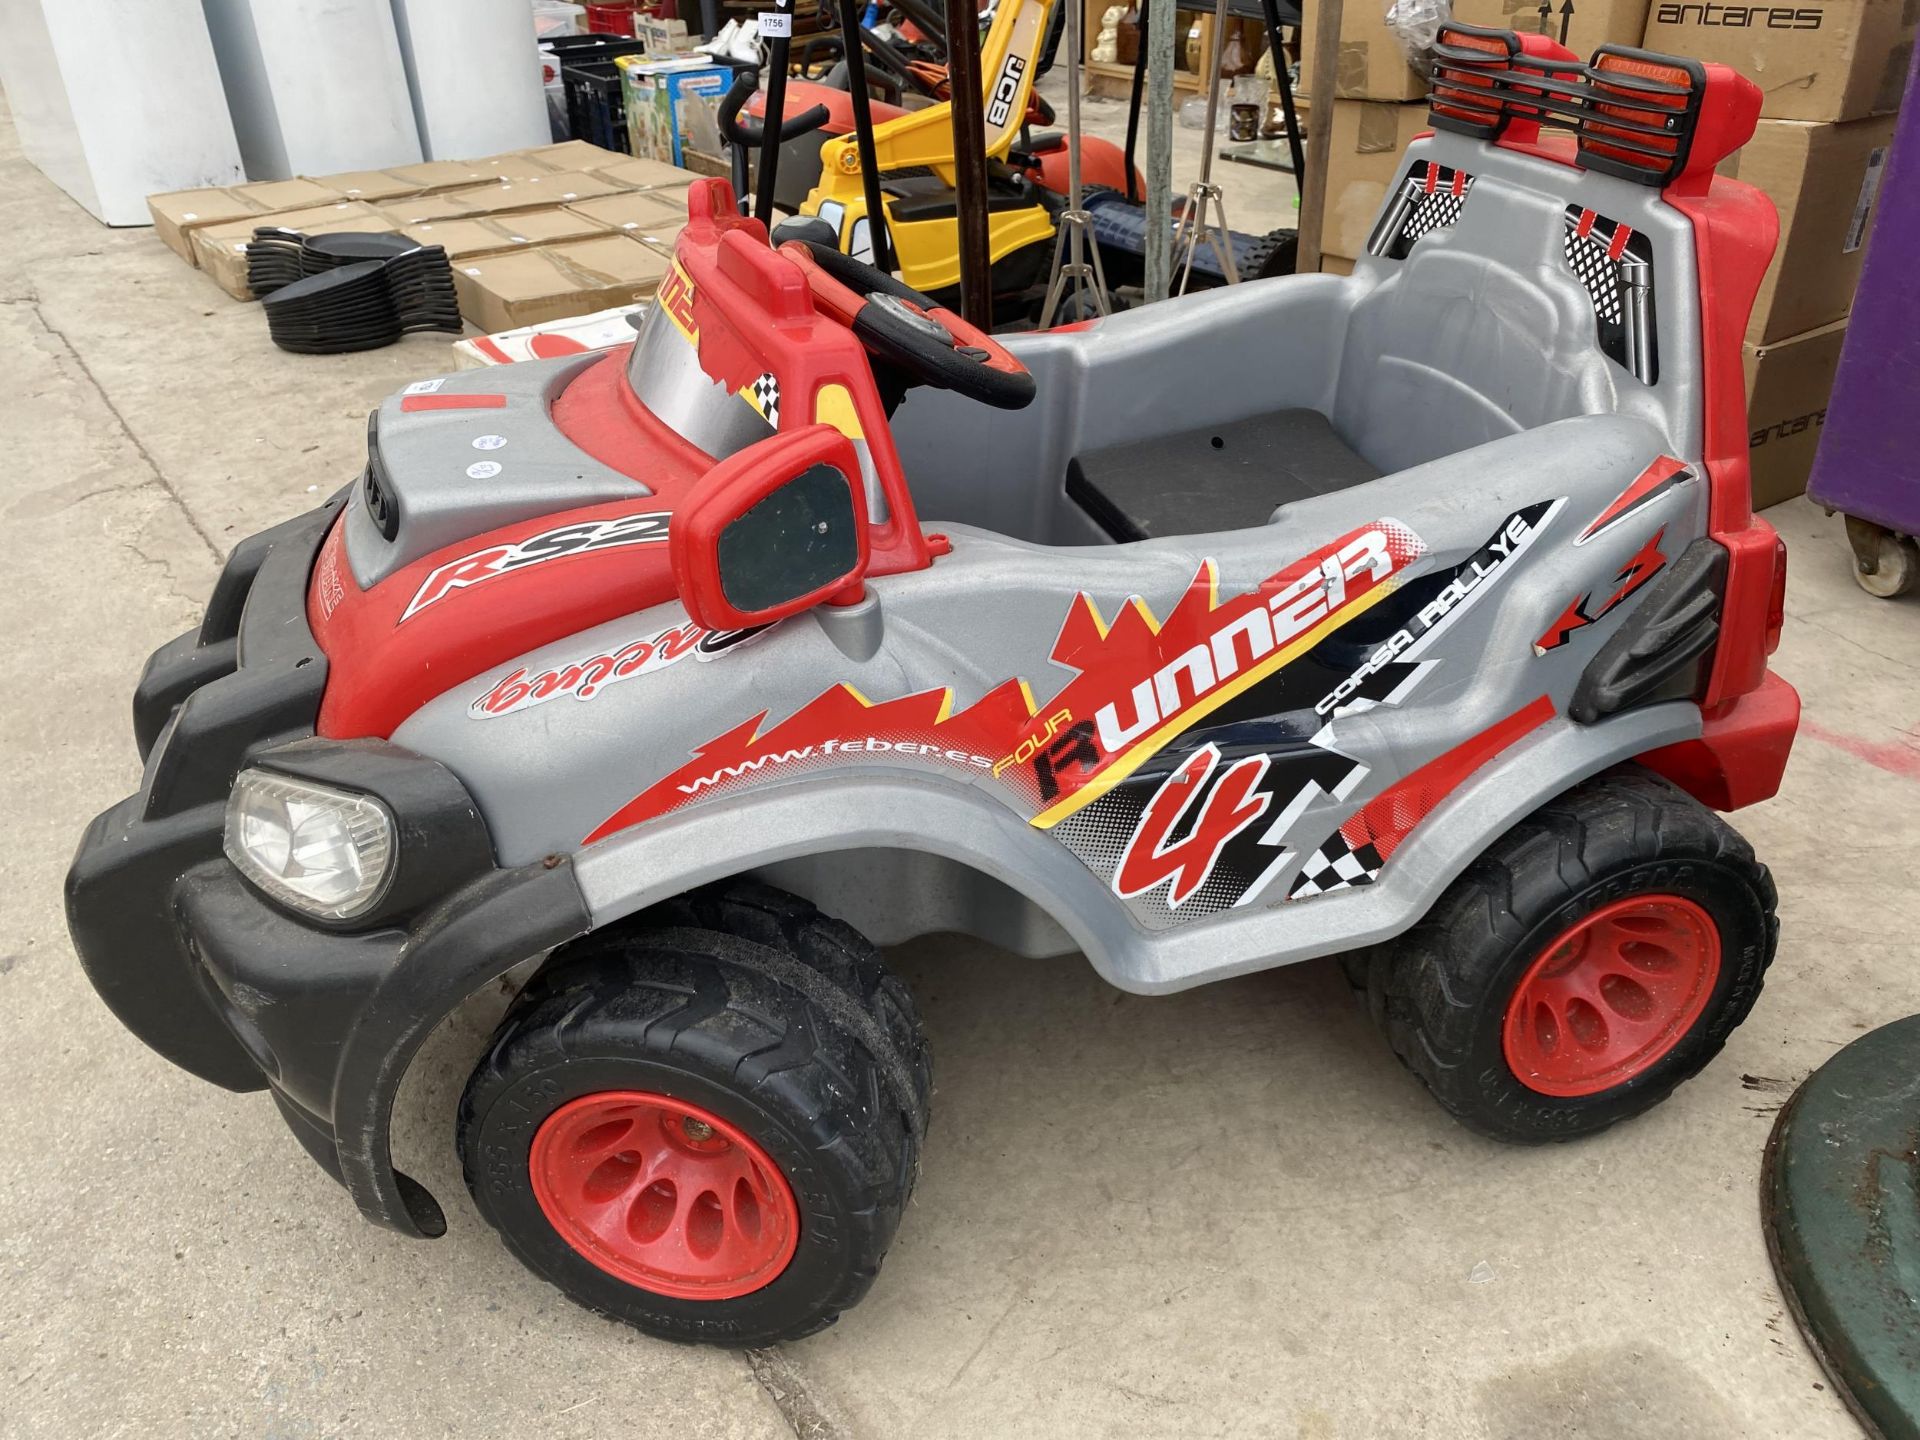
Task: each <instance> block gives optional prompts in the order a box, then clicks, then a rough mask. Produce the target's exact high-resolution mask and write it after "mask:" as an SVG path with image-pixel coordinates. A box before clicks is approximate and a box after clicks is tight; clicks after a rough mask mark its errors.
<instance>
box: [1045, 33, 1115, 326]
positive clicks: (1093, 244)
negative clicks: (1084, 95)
mask: <svg viewBox="0 0 1920 1440" xmlns="http://www.w3.org/2000/svg"><path fill="white" fill-rule="evenodd" d="M1062 3H1064V4H1065V5H1066V6H1067V33H1066V37H1065V38H1066V44H1067V208H1066V210H1065V211H1064V212H1062V214H1061V216H1060V224H1059V233H1058V236H1057V238H1056V239H1055V241H1054V246H1053V277H1052V279H1051V280H1049V281H1048V282H1047V298H1046V301H1045V303H1043V304H1042V305H1041V307H1040V328H1041V329H1042V330H1045V329H1047V328H1048V327H1049V326H1051V325H1052V324H1053V322H1054V318H1055V316H1056V315H1057V314H1058V311H1059V306H1060V302H1061V301H1063V300H1065V299H1066V298H1067V297H1068V296H1069V295H1071V296H1072V297H1073V308H1074V316H1073V318H1074V319H1075V320H1085V319H1088V318H1089V317H1088V315H1087V303H1086V297H1087V296H1088V295H1089V293H1091V296H1092V300H1093V313H1094V314H1095V315H1105V314H1106V313H1107V276H1106V272H1105V271H1104V270H1103V269H1102V268H1101V265H1100V244H1099V242H1098V241H1097V240H1096V239H1095V238H1094V237H1093V236H1091V235H1089V234H1088V233H1087V228H1088V225H1089V223H1090V217H1089V216H1088V214H1087V209H1086V200H1085V193H1084V191H1083V190H1082V188H1081V185H1080V25H1081V17H1082V13H1083V12H1082V11H1081V8H1080V3H1081V0H1062Z"/></svg>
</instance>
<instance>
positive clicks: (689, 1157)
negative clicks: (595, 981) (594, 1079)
mask: <svg viewBox="0 0 1920 1440" xmlns="http://www.w3.org/2000/svg"><path fill="white" fill-rule="evenodd" d="M528 1165H529V1167H530V1168H531V1171H532V1179H533V1193H534V1198H535V1199H537V1200H538V1201H539V1202H540V1208H541V1210H542V1211H544V1212H545V1214H546V1217H547V1221H548V1223H550V1224H551V1225H552V1226H553V1228H554V1229H555V1230H556V1231H558V1232H559V1234H560V1237H561V1238H562V1239H563V1240H565V1241H566V1242H567V1243H568V1244H569V1245H571V1246H572V1247H573V1248H574V1249H575V1250H578V1251H579V1252H580V1253H581V1254H582V1255H584V1256H586V1258H587V1259H589V1260H591V1261H592V1262H593V1263H594V1264H595V1265H598V1266H599V1267H600V1268H601V1269H602V1270H604V1271H606V1272H607V1273H608V1274H609V1275H612V1276H614V1277H615V1278H616V1279H620V1280H624V1281H626V1282H627V1283H628V1284H629V1285H637V1286H639V1287H640V1288H641V1289H643V1290H651V1291H653V1292H655V1293H656V1294H660V1295H670V1296H673V1297H674V1298H676V1299H680V1300H731V1299H733V1298H735V1297H736V1296H740V1295H746V1294H749V1293H751V1292H752V1291H755V1290H758V1289H759V1288H760V1287H761V1286H763V1285H766V1284H768V1283H769V1282H770V1281H772V1280H773V1279H774V1278H775V1277H776V1276H778V1275H779V1274H780V1272H781V1271H782V1270H784V1269H786V1268H787V1262H788V1261H790V1260H791V1259H792V1258H793V1251H794V1246H795V1245H796V1244H797V1243H798V1242H799V1239H800V1212H799V1208H798V1207H797V1206H796V1205H795V1204H794V1201H793V1191H792V1189H791V1188H789V1186H788V1185H787V1181H786V1177H785V1176H783V1175H782V1174H781V1173H780V1168H779V1167H778V1166H777V1165H775V1164H774V1163H773V1161H772V1160H771V1159H770V1158H769V1157H768V1155H767V1152H766V1151H764V1150H762V1149H761V1148H760V1147H759V1146H758V1145H756V1144H755V1143H754V1142H753V1141H752V1140H751V1139H749V1138H748V1137H747V1135H746V1134H745V1133H744V1132H743V1131H741V1130H740V1129H739V1128H738V1127H737V1126H735V1125H731V1124H729V1123H728V1122H727V1121H725V1120H722V1119H721V1118H720V1117H719V1116H718V1115H715V1114H713V1113H712V1112H711V1111H709V1110H703V1109H701V1108H700V1107H699V1106H698V1105H692V1104H689V1103H688V1102H687V1101H685V1100H675V1099H673V1098H671V1097H670V1096H666V1095H655V1094H651V1093H649V1092H647V1091H642V1090H607V1091H602V1092H600V1093H598V1094H594V1095H582V1096H581V1097H580V1098H579V1099H577V1100H571V1101H568V1102H567V1103H566V1104H565V1105H562V1106H561V1107H560V1108H559V1109H558V1110H556V1111H554V1112H553V1114H551V1115H549V1116H548V1117H547V1118H546V1120H545V1121H544V1122H543V1123H542V1124H541V1126H540V1129H539V1130H538V1131H537V1132H536V1133H535V1135H534V1137H533V1147H532V1150H531V1152H530V1153H529V1155H528Z"/></svg>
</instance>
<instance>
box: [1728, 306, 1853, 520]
mask: <svg viewBox="0 0 1920 1440" xmlns="http://www.w3.org/2000/svg"><path fill="white" fill-rule="evenodd" d="M1846 336H1847V322H1846V321H1844V320H1835V321H1834V322H1833V323H1832V324H1830V325H1822V326H1820V327H1819V328H1818V329H1815V330H1809V331H1807V332H1806V333H1805V334H1803V335H1792V336H1789V337H1788V338H1787V339H1785V340H1780V341H1776V342H1775V343H1773V344H1771V345H1747V346H1744V347H1742V350H1741V357H1742V359H1743V360H1744V361H1745V364H1746V371H1747V429H1748V431H1749V434H1748V439H1747V447H1748V448H1747V458H1748V463H1749V465H1750V466H1751V468H1752V472H1753V507H1754V509H1756V510H1761V509H1765V508H1766V507H1767V506H1769V505H1777V504H1779V503H1780V502H1781V501H1782V500H1790V499H1792V498H1793V497H1794V496H1795V495H1799V494H1801V493H1803V492H1804V491H1805V490H1806V488H1807V476H1808V475H1809V474H1811V473H1812V471H1813V454H1814V451H1815V450H1816V449H1818V448H1819V445H1820V430H1821V427H1822V426H1824V425H1825V424H1826V423H1827V397H1828V396H1829V395H1831V394H1832V393H1833V377H1834V372H1835V371H1837V370H1838V369H1839V368H1840V347H1841V343H1842V342H1843V341H1844V340H1845V339H1846Z"/></svg>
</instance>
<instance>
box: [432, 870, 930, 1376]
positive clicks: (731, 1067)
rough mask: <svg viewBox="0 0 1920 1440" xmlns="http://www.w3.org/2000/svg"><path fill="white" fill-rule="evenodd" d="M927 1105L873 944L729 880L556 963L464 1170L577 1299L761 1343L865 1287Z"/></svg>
mask: <svg viewBox="0 0 1920 1440" xmlns="http://www.w3.org/2000/svg"><path fill="white" fill-rule="evenodd" d="M927 1096H928V1057H927V1049H926V1043H925V1040H924V1038H923V1037H922V1035H921V1033H920V1027H919V1023H918V1020H917V1018H916V1017H915V1014H914V1011H913V1005H912V1000H911V997H910V996H909V995H908V994H907V991H906V989H905V987H904V986H902V985H901V984H900V982H899V981H898V980H896V979H893V978H892V977H890V976H888V975H887V974H886V972H885V971H884V970H883V969H882V968H881V966H880V963H879V958H878V955H877V952H875V951H874V949H873V947H872V946H871V945H870V944H868V943H867V942H866V941H865V940H864V939H863V938H862V937H861V936H859V935H858V934H857V933H856V932H855V931H853V930H852V929H850V928H849V927H847V926H845V925H842V924H839V923H838V922H836V921H832V920H829V919H827V918H826V917H824V916H822V915H820V914H819V913H818V912H817V911H815V910H814V909H813V908H812V907H811V906H810V905H808V904H806V902H804V901H801V900H797V899H795V898H794V897H792V896H790V895H786V894H783V893H782V892H779V891H775V890H771V889H768V888H766V887H764V886H734V887H729V888H727V889H723V890H714V891H707V892H702V893H700V894H698V895H695V896H692V897H688V898H687V899H684V900H682V901H677V902H674V904H673V905H672V906H671V907H669V908H667V909H664V910H662V911H659V912H654V913H653V914H651V915H650V916H648V917H646V918H645V919H644V920H643V921H642V922H641V923H640V924H639V925H637V926H634V927H629V928H627V929H625V930H623V931H621V932H619V933H615V934H608V935H601V936H594V937H589V938H588V939H587V940H586V941H583V942H580V943H579V944H578V945H577V946H574V947H570V948H569V949H568V950H566V951H564V952H561V953H560V954H559V955H558V956H556V958H555V961H554V962H553V963H552V964H550V965H549V966H548V968H547V969H546V970H543V971H542V972H541V974H539V975H538V976H536V977H535V980H534V982H533V984H531V985H530V986H529V987H528V990H527V992H526V993H525V994H524V995H522V997H521V998H520V999H519V1000H518V1001H517V1002H516V1003H515V1006H514V1008H513V1009H512V1011H510V1012H509V1014H508V1016H507V1018H506V1019H505V1020H504V1021H503V1022H502V1024H501V1026H500V1029H499V1030H498V1032H496V1034H495V1036H494V1039H493V1043H492V1045H491V1046H490V1048H489V1050H488V1053H487V1056H486V1058H485V1059H484V1060H483V1061H482V1062H481V1064H480V1066H479V1067H478V1068H477V1069H476V1070H475V1072H474V1074H473V1077H472V1078H471V1080H469V1082H468V1085H467V1090H466V1094H465V1095H464V1097H463V1098H462V1102H461V1109H460V1129H459V1143H460V1153H461V1158H462V1162H463V1165H464V1167H465V1170H466V1176H467V1185H468V1188H469V1189H470V1190H471V1191H472V1193H473V1197H474V1201H475V1203H476V1204H477V1205H478V1206H479V1209H480V1212H481V1214H482V1215H484V1216H485V1217H486V1219H487V1220H488V1222H489V1223H491V1224H492V1225H493V1226H494V1227H495V1228H496V1229H497V1230H499V1232H500V1234H501V1236H502V1237H503V1238H504V1239H505V1241H506V1243H507V1245H508V1247H509V1248H510V1249H511V1250H512V1251H513V1252H514V1253H515V1254H516V1255H517V1256H519V1258H520V1259H521V1260H522V1261H523V1262H524V1263H525V1264H526V1265H527V1266H528V1267H529V1268H530V1269H532V1270H533V1271H534V1272H535V1273H537V1274H539V1275H541V1276H542V1277H544V1278H545V1279H547V1280H550V1281H552V1282H553V1283H554V1284H555V1285H557V1286H558V1287H559V1288H560V1289H561V1290H562V1291H563V1292H565V1293H566V1294H567V1295H568V1296H569V1297H571V1298H572V1299H574V1300H576V1301H578V1302H580V1303H581V1304H583V1305H586V1306H588V1307H589V1308H591V1309H593V1310H597V1311H599V1312H601V1313H603V1314H606V1315H609V1316H612V1317H614V1318H616V1319H620V1320H625V1321H627V1322H628V1323H630V1324H633V1325H635V1326H637V1327H639V1328H640V1329H642V1330H645V1331H647V1332H649V1333H650V1334H654V1335H658V1336H661V1337H663V1338H666V1339H672V1340H698V1341H710V1342H714V1343H719V1344H726V1345H738V1346H751V1345H765V1344H769V1343H772V1342H774V1341H777V1340H787V1339H793V1338H795V1337H798V1336H801V1335H806V1334H809V1333H811V1332H812V1331H815V1330H818V1329H820V1328H822V1327H823V1326H825V1325H828V1324H831V1323H832V1321H833V1320H834V1319H835V1318H836V1317H837V1316H838V1314H839V1313H840V1311H842V1310H844V1309H845V1308H846V1307H847V1306H849V1305H852V1304H853V1303H854V1302H855V1301H857V1300H859V1299H860V1297H861V1296H862V1295H863V1294H865V1292H866V1290H867V1288H868V1286H869V1285H871V1283H872V1282H873V1279H874V1276H875V1274H876V1273H877V1272H878V1269H879V1265H880V1261H881V1258H882V1257H883V1256H884V1255H885V1253H886V1250H887V1247H888V1246H889V1244H890V1243H891V1242H892V1240H893V1235H894V1231H895V1230H896V1228H897V1227H898V1225H899V1223H900V1217H901V1215H902V1213H903V1212H904V1210H905V1207H906V1202H907V1199H908V1197H909V1195H910V1194H911V1193H912V1189H913V1184H914V1180H915V1179H916V1178H917V1174H918V1168H919V1154H920V1144H921V1140H922V1137H923V1136H924V1133H925V1127H926V1119H927Z"/></svg>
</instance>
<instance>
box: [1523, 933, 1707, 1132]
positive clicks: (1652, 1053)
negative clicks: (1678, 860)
mask: <svg viewBox="0 0 1920 1440" xmlns="http://www.w3.org/2000/svg"><path fill="white" fill-rule="evenodd" d="M1719 978H1720V931H1719V928H1718V927H1717V926H1715V924H1714V923H1713V919H1712V917H1711V916H1709V915H1708V914H1707V912H1706V911H1705V910H1702V909H1701V908H1700V907H1699V906H1698V905H1696V904H1694V903H1693V901H1691V900H1683V899H1681V898H1680V897H1679V896H1678V895H1636V896H1634V897H1632V898H1631V899H1627V900H1616V901H1614V902H1613V903H1612V904H1610V905H1603V906H1601V907H1600V908H1599V909H1598V910H1596V911H1594V912H1593V913H1592V914H1591V915H1588V916H1586V917H1585V918H1584V919H1582V920H1579V921H1576V922H1575V923H1574V924H1572V925H1570V926H1568V927H1567V928H1566V929H1565V930H1563V931H1561V933H1560V934H1559V935H1558V936H1556V937H1555V938H1554V939H1553V940H1552V941H1551V942H1550V943H1549V944H1548V945H1547V946H1546V948H1545V949H1544V950H1542V951H1541V952H1540V956H1539V958H1538V959H1536V960H1535V961H1534V962H1533V964H1531V965H1530V966H1528V967H1527V972H1526V974H1524V975H1522V976H1521V977H1520V983H1519V984H1518V985H1516V986H1515V987H1514V990H1513V995H1512V998H1511V999H1509V1000H1508V1001H1507V1015H1506V1022H1505V1024H1504V1026H1503V1030H1502V1037H1501V1038H1502V1043H1503V1047H1504V1049H1505V1051H1506V1057H1507V1064H1508V1066H1509V1067H1510V1068H1511V1069H1512V1071H1513V1073H1514V1075H1515V1076H1516V1077H1517V1078H1518V1079H1519V1081H1520V1083H1521V1084H1523V1085H1525V1086H1526V1087H1527V1088H1528V1089H1529V1090H1537V1091H1539V1092H1540V1093H1541V1094H1543V1095H1560V1096H1577V1095H1597V1094H1599V1093H1600V1092H1601V1091H1603V1090H1610V1089H1612V1088H1613V1087H1614V1086H1616V1085H1620V1084H1623V1083H1625V1082H1626V1081H1628V1080H1631V1079H1633V1077H1634V1076H1636V1075H1639V1074H1642V1073H1643V1072H1644V1071H1646V1070H1647V1068H1648V1067H1649V1066H1651V1065H1653V1064H1655V1063H1656V1062H1657V1061H1659V1060H1660V1058H1661V1057H1662V1056H1664V1055H1665V1054H1666V1053H1667V1052H1668V1051H1670V1050H1672V1049H1673V1047H1674V1046H1675V1045H1677V1044H1678V1043H1679V1042H1680V1037H1681V1036H1683V1035H1685V1034H1686V1033H1687V1031H1688V1030H1689V1029H1691V1028H1692V1026H1693V1022H1694V1021H1696V1020H1698V1019H1699V1018H1700V1012H1701V1011H1703V1010H1704V1009H1706V1006H1707V998H1708V997H1709V996H1710V995H1712V994H1713V987H1714V983H1715V982H1716V981H1717V980H1718V979H1719Z"/></svg>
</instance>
